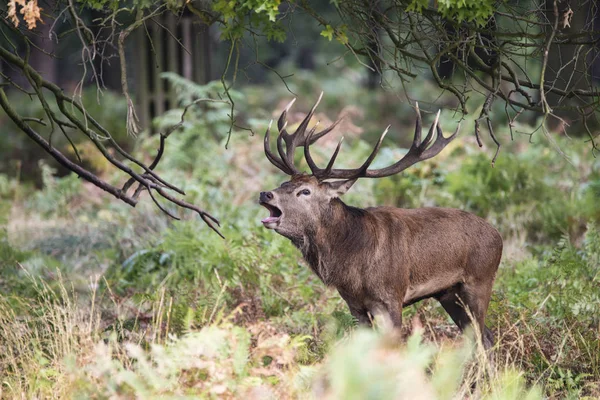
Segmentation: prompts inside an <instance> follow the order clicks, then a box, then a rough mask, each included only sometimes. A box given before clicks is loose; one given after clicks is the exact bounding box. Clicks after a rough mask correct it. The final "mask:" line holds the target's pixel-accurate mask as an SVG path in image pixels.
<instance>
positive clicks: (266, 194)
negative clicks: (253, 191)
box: [260, 192, 273, 201]
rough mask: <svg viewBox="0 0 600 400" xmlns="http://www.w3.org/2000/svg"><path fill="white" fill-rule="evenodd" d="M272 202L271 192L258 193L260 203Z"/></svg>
mask: <svg viewBox="0 0 600 400" xmlns="http://www.w3.org/2000/svg"><path fill="white" fill-rule="evenodd" d="M271 200H273V193H272V192H260V201H271Z"/></svg>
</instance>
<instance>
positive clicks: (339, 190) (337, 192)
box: [327, 179, 356, 197]
mask: <svg viewBox="0 0 600 400" xmlns="http://www.w3.org/2000/svg"><path fill="white" fill-rule="evenodd" d="M354 182H356V179H348V180H345V181H335V182H327V188H328V189H329V193H330V194H331V195H332V197H339V196H341V195H343V194H344V193H346V192H347V191H348V189H350V188H351V187H352V185H354Z"/></svg>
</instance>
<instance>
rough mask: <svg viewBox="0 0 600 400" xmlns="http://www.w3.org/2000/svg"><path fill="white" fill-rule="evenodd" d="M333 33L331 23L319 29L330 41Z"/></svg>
mask: <svg viewBox="0 0 600 400" xmlns="http://www.w3.org/2000/svg"><path fill="white" fill-rule="evenodd" d="M334 33H335V31H334V30H333V28H332V27H331V25H327V26H326V27H325V29H324V30H322V31H321V36H323V37H325V38H327V40H329V41H330V42H331V40H332V39H333V34H334Z"/></svg>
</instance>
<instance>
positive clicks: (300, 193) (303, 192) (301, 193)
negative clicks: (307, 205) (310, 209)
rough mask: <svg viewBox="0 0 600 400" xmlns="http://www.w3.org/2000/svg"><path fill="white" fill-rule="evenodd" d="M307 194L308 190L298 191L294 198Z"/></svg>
mask: <svg viewBox="0 0 600 400" xmlns="http://www.w3.org/2000/svg"><path fill="white" fill-rule="evenodd" d="M309 194H310V190H308V189H304V190H301V191H299V192H298V194H297V195H296V196H300V195H303V196H308V195H309Z"/></svg>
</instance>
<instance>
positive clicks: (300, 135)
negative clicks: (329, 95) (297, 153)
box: [286, 92, 323, 154]
mask: <svg viewBox="0 0 600 400" xmlns="http://www.w3.org/2000/svg"><path fill="white" fill-rule="evenodd" d="M322 98H323V92H321V94H320V95H319V98H318V99H317V101H316V103H315V105H314V106H312V108H311V109H310V111H309V113H308V114H306V117H304V119H303V120H302V122H301V123H300V125H299V126H298V129H296V132H294V133H293V134H291V135H289V136H291V139H290V140H289V141H287V140H286V151H287V153H288V154H289V153H290V151H291V152H292V153H293V152H294V150H295V149H296V147H297V146H298V145H301V144H303V143H304V142H305V141H306V139H305V137H304V136H305V135H304V133H305V132H306V128H307V127H308V124H309V122H310V120H311V118H312V116H313V115H314V114H315V110H316V109H317V106H318V105H319V103H320V102H321V99H322Z"/></svg>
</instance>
